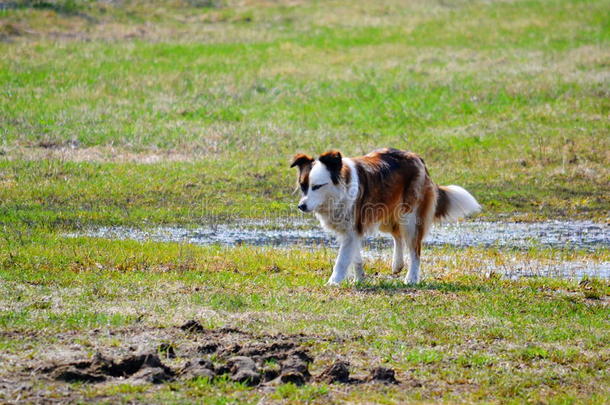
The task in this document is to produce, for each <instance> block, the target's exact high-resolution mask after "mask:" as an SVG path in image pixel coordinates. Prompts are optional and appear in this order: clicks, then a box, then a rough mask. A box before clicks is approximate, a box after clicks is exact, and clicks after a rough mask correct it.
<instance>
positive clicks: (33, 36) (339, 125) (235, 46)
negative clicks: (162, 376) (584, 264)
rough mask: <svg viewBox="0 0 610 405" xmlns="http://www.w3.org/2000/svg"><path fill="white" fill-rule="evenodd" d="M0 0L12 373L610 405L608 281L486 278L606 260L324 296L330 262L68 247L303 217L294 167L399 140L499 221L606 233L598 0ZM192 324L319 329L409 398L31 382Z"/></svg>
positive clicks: (292, 398) (604, 50)
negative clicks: (119, 232)
mask: <svg viewBox="0 0 610 405" xmlns="http://www.w3.org/2000/svg"><path fill="white" fill-rule="evenodd" d="M5 3H6V4H7V5H8V6H7V7H4V8H2V9H1V10H0V55H2V57H0V364H2V366H1V367H0V381H5V380H6V381H13V380H19V381H17V382H27V383H32V384H33V388H32V390H31V391H27V392H30V393H31V395H32V397H31V399H32V400H35V399H36V398H40V397H48V398H51V397H55V398H63V399H64V400H72V401H74V402H77V401H82V402H86V401H96V402H107V403H116V402H124V403H127V402H130V401H132V402H144V403H178V402H179V403H183V402H193V403H202V402H203V403H209V404H228V403H259V402H273V403H329V402H346V401H351V402H356V403H358V402H364V401H368V402H378V403H405V402H418V401H421V402H425V403H441V402H449V403H453V402H467V403H472V402H485V403H523V402H538V403H556V404H569V403H599V404H602V403H608V401H609V400H608V398H610V392H609V391H608V389H607V388H606V387H608V386H610V377H609V375H608V372H607V364H608V362H609V361H610V352H609V350H608V348H609V347H610V334H609V330H610V328H609V325H608V319H609V315H610V313H609V310H608V299H609V296H610V289H609V288H610V287H609V285H608V282H607V280H587V281H586V282H583V283H580V284H579V283H577V282H575V281H569V280H556V279H544V278H532V279H521V280H516V281H509V280H506V279H503V278H501V277H498V276H497V275H496V274H494V273H493V272H492V273H490V274H488V275H485V272H486V271H487V270H486V269H484V268H482V266H483V264H485V263H495V264H496V265H497V266H498V267H499V268H511V266H513V265H514V263H519V262H525V263H528V264H531V266H530V267H535V266H536V265H544V264H548V263H560V262H562V261H570V260H579V261H589V262H591V263H599V262H605V263H607V262H609V261H610V256H609V254H610V253H609V250H608V249H606V248H600V249H598V250H596V251H594V252H584V251H578V250H560V251H557V250H553V249H546V248H536V247H533V248H531V249H530V250H527V251H513V250H508V249H504V250H499V249H494V248H490V249H483V248H468V249H455V248H451V247H446V248H429V249H426V252H425V253H424V256H423V260H424V263H423V266H424V274H425V277H426V278H425V280H424V282H423V283H422V284H420V285H418V286H417V287H410V288H408V287H405V286H404V285H403V284H402V283H400V282H399V281H398V280H396V279H390V278H388V277H387V275H388V273H389V263H388V262H387V261H386V260H373V261H371V260H369V261H367V262H366V263H365V267H366V272H367V274H369V275H371V277H369V279H367V281H365V282H363V283H359V284H356V285H349V284H347V285H345V286H342V287H340V288H337V289H328V288H326V287H324V286H323V283H324V281H325V279H326V278H327V277H328V273H329V269H330V268H331V267H332V263H333V260H334V258H335V257H334V256H335V253H336V252H335V251H334V250H330V249H320V250H315V251H310V250H300V249H289V250H281V249H263V248H252V247H247V246H242V247H235V248H225V247H220V246H209V247H195V246H189V245H180V244H172V243H153V242H147V243H138V242H133V241H107V240H101V239H93V238H66V237H65V232H71V231H78V230H81V229H88V228H93V227H96V226H100V225H129V226H135V227H143V228H144V227H154V226H157V225H160V224H170V225H174V224H181V225H185V226H193V225H197V224H201V223H209V222H222V221H227V220H231V219H236V218H237V219H239V218H278V217H286V216H293V215H296V212H295V211H296V210H295V202H296V199H297V196H296V195H295V194H294V193H293V191H294V176H295V174H294V173H293V171H292V170H291V169H289V168H288V164H289V162H290V158H291V156H292V155H293V154H294V153H296V152H307V153H311V154H314V155H315V154H318V153H321V152H323V151H324V150H326V149H329V148H338V149H340V150H342V151H343V152H344V154H345V155H348V156H350V155H358V154H364V153H367V152H368V151H370V150H372V149H375V148H378V147H385V146H393V147H399V148H404V149H409V150H413V151H415V152H418V153H419V154H421V156H422V157H423V158H424V159H425V160H426V163H427V165H428V167H429V170H430V173H431V175H432V178H433V179H434V180H435V181H436V182H437V183H439V184H459V185H462V186H464V187H465V188H467V189H468V190H470V191H471V192H472V193H473V194H474V195H475V196H476V198H477V199H478V200H479V201H480V202H481V203H482V205H483V207H484V212H483V214H482V216H483V217H484V218H486V219H490V220H498V219H499V218H501V219H503V220H506V219H509V220H541V219H553V220H554V219H572V218H579V219H590V220H594V221H607V220H608V212H610V199H609V198H608V193H607V190H608V189H610V169H609V167H610V166H609V164H608V162H609V161H610V156H609V155H608V150H610V137H609V136H608V134H609V133H610V124H609V121H608V114H609V112H610V102H609V101H608V100H610V98H609V97H608V96H609V95H610V80H609V78H608V74H607V72H608V68H609V66H610V64H609V62H608V61H609V60H610V52H609V51H608V49H609V48H608V44H609V42H610V24H608V21H610V4H609V3H608V1H607V0H597V1H576V0H549V1H543V0H515V1H498V2H490V1H478V0H477V1H462V0H446V1H427V0H426V1H424V0H421V1H418V0H413V1H408V2H405V1H394V0H383V1H375V2H348V1H345V0H331V1H311V2H310V1H308V2H292V1H290V2H289V1H273V2H271V1H269V2H268V1H265V0H255V1H249V2H242V1H233V0H216V1H206V0H192V1H182V0H157V1H152V2H149V1H147V2H144V1H137V0H126V1H122V2H99V1H94V0H92V1H84V0H83V1H81V0H57V1H55V0H49V1H48V2H44V1H25V0H23V1H22V0H17V1H14V2H5ZM533 270H535V269H533ZM376 273H378V274H377V275H375V274H376ZM188 319H198V320H200V321H201V322H202V324H204V326H206V327H209V328H216V327H220V326H223V325H233V326H239V327H240V328H243V329H245V330H248V331H251V332H255V333H259V332H260V333H263V332H269V333H305V334H306V335H308V336H311V342H310V343H309V345H310V346H311V347H310V349H311V351H312V353H313V354H314V355H315V357H316V361H315V362H314V364H313V365H312V372H313V373H318V372H319V371H320V370H321V369H323V368H324V366H326V365H327V364H328V363H329V362H331V361H332V360H333V359H334V358H333V356H335V355H336V356H339V357H343V358H347V359H349V360H350V362H351V363H352V368H353V369H354V370H355V372H356V373H358V372H360V373H364V372H365V371H366V370H368V368H370V365H372V364H383V365H386V366H388V367H392V368H394V369H395V370H396V371H397V376H398V378H399V380H401V381H403V382H404V383H405V384H406V385H401V386H400V387H394V386H383V385H370V384H365V385H362V386H352V387H344V386H338V385H326V384H319V383H314V384H308V385H306V386H304V387H296V386H294V385H290V384H287V385H282V386H278V387H276V388H275V389H273V390H271V391H269V392H263V391H261V390H257V389H251V388H248V387H246V386H243V385H241V384H235V383H232V382H230V381H228V380H221V381H213V382H211V381H208V380H194V381H189V382H185V381H178V382H172V383H168V384H162V385H160V386H150V385H143V386H141V385H131V384H129V383H124V384H123V383H120V384H108V385H104V384H96V385H87V384H71V385H68V386H67V388H66V387H65V386H59V385H58V383H55V382H53V381H47V380H40V381H31V376H30V374H28V376H30V377H23V376H24V374H23V373H26V374H27V372H25V371H24V369H25V368H27V367H31V369H32V370H35V369H37V367H40V365H41V363H44V364H46V362H48V361H50V358H49V356H51V357H52V356H53V355H55V354H57V355H61V354H64V353H67V352H70V351H71V350H74V348H79V349H80V350H81V351H84V352H86V353H88V354H90V355H92V354H93V353H95V351H96V350H98V349H99V348H102V349H103V350H104V349H109V348H116V349H125V347H124V346H126V345H127V343H126V341H127V340H128V337H129V334H131V333H139V332H140V331H141V330H146V331H157V332H159V333H168V334H171V333H173V332H172V331H174V330H175V328H174V327H175V326H177V325H179V324H180V323H182V322H184V321H186V320H188ZM321 337H322V338H324V339H322V338H321ZM164 342H167V341H164ZM136 343H138V342H136ZM138 344H139V343H138ZM180 360H181V359H177V360H176V364H172V366H174V367H178V366H179V365H180V364H178V362H179V361H180ZM3 387H4V386H3V385H2V383H0V402H2V401H3V400H10V399H12V398H11V394H7V392H9V391H6V390H4V391H3V389H4V388H3ZM11 392H12V391H11ZM27 392H26V391H22V392H21V393H20V395H29V394H27ZM36 395H40V396H39V397H35V396H36ZM21 398H22V399H24V398H25V397H21ZM24 400H27V398H25V399H24Z"/></svg>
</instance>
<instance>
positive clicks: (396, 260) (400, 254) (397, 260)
mask: <svg viewBox="0 0 610 405" xmlns="http://www.w3.org/2000/svg"><path fill="white" fill-rule="evenodd" d="M392 238H394V255H393V256H392V274H398V273H400V271H401V270H402V268H403V267H404V266H405V253H404V246H405V241H404V239H403V232H402V230H401V226H400V225H398V226H397V227H396V229H395V230H394V231H393V232H392Z"/></svg>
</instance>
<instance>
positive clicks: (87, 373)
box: [46, 353, 174, 384]
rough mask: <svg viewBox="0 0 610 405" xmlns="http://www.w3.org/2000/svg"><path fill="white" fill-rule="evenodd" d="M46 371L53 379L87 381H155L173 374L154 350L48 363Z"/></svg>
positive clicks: (99, 354) (170, 376) (158, 381)
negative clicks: (122, 379) (118, 356)
mask: <svg viewBox="0 0 610 405" xmlns="http://www.w3.org/2000/svg"><path fill="white" fill-rule="evenodd" d="M46 371H47V372H49V373H50V374H51V376H52V377H53V378H54V379H56V380H61V381H66V382H87V383H93V382H102V381H106V380H107V379H108V378H111V377H123V378H133V379H135V380H142V381H146V382H151V383H154V384H158V383H161V382H165V381H168V380H171V379H173V377H174V372H173V371H172V370H171V369H170V368H169V367H167V366H166V365H164V364H163V363H162V362H161V360H160V359H159V356H157V354H156V353H141V354H136V355H130V356H127V357H124V358H122V359H120V360H115V359H111V358H107V357H105V356H104V355H102V354H101V353H98V354H96V355H95V356H94V358H93V359H92V360H91V361H78V362H72V363H67V364H61V365H58V366H51V367H48V368H47V369H46Z"/></svg>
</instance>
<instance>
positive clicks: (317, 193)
mask: <svg viewBox="0 0 610 405" xmlns="http://www.w3.org/2000/svg"><path fill="white" fill-rule="evenodd" d="M295 166H296V167H298V177H297V179H298V186H299V187H300V189H301V193H302V198H301V200H300V201H299V204H298V209H299V210H301V211H303V212H313V213H314V214H315V215H316V217H317V218H318V219H319V221H320V223H321V225H322V227H323V228H325V229H327V230H330V231H332V232H334V233H335V234H336V235H337V237H338V239H339V242H340V247H339V254H338V256H337V259H336V261H335V264H334V267H333V272H332V275H331V276H330V279H329V280H328V283H327V284H328V285H337V284H339V283H341V282H342V281H343V280H344V279H345V278H346V277H347V276H348V268H350V265H353V266H352V271H353V272H352V278H353V280H354V281H360V280H362V279H363V278H364V270H363V266H362V256H361V254H360V250H361V244H362V239H363V237H364V236H366V235H367V234H371V233H374V232H376V231H377V230H379V231H381V232H384V233H389V234H391V235H392V238H393V239H394V254H393V258H392V273H393V274H399V273H400V271H401V270H402V268H403V267H404V248H405V246H406V248H407V249H408V250H409V256H410V267H409V271H408V273H407V275H406V277H405V283H407V284H416V283H418V282H419V273H420V255H421V245H422V240H423V239H424V237H425V236H426V234H427V232H428V231H429V229H430V227H431V225H432V223H433V222H440V221H442V220H457V219H459V218H461V217H464V216H467V215H470V214H473V213H476V212H478V211H480V210H481V206H480V205H479V203H478V202H477V200H475V198H474V197H473V196H472V195H471V194H470V193H469V192H468V191H466V190H464V189H463V188H462V187H459V186H453V185H452V186H438V185H436V184H435V183H434V182H433V181H432V180H431V179H430V175H429V173H428V169H427V168H426V165H425V163H424V160H423V159H422V158H421V157H419V156H418V155H416V154H415V153H412V152H407V151H402V150H398V149H391V148H385V149H379V150H375V151H373V152H371V153H369V154H368V155H365V156H359V157H354V158H344V157H343V156H342V155H341V152H339V151H337V150H330V151H328V152H325V153H323V154H322V155H320V156H319V157H318V159H314V158H312V157H311V156H309V155H306V154H302V153H299V154H297V155H295V156H294V159H293V161H292V164H291V165H290V167H295Z"/></svg>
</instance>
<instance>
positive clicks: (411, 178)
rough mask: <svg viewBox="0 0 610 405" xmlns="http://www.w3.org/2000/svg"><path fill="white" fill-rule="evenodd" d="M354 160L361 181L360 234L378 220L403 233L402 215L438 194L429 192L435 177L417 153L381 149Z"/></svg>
mask: <svg viewBox="0 0 610 405" xmlns="http://www.w3.org/2000/svg"><path fill="white" fill-rule="evenodd" d="M353 161H354V163H355V164H356V169H357V170H358V179H359V182H360V185H359V187H360V190H359V193H360V194H359V196H358V200H357V204H356V211H355V216H356V231H357V232H358V233H359V234H362V233H364V232H366V231H367V230H368V229H370V228H371V227H372V226H374V225H375V224H380V230H382V231H384V232H389V233H399V232H400V228H401V227H400V219H401V216H402V215H404V214H406V213H409V212H411V211H412V210H413V207H414V206H418V205H421V204H422V202H425V203H427V204H430V201H429V200H430V197H434V196H433V195H432V196H430V195H428V193H429V192H428V191H427V190H428V189H430V185H431V184H432V181H431V180H430V178H429V176H428V174H427V172H426V169H425V166H424V164H423V161H422V160H421V159H420V158H419V156H417V155H416V154H415V153H411V152H405V151H400V150H397V149H380V150H376V151H374V152H371V153H369V154H368V155H365V156H361V157H357V158H353ZM433 193H434V192H433V191H432V194H433ZM426 196H427V198H426V199H425V200H424V197H426ZM431 203H434V200H433V199H432V200H431ZM428 209H429V208H428V207H426V208H425V210H424V211H425V212H427V210H428ZM421 210H422V208H421V207H420V209H419V210H418V211H421ZM418 222H419V221H418Z"/></svg>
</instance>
